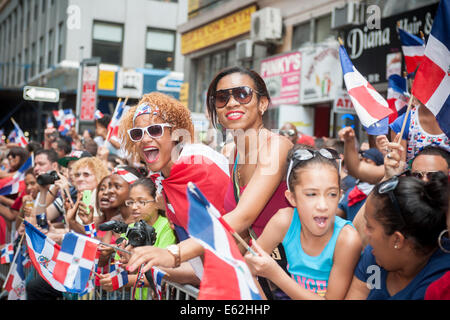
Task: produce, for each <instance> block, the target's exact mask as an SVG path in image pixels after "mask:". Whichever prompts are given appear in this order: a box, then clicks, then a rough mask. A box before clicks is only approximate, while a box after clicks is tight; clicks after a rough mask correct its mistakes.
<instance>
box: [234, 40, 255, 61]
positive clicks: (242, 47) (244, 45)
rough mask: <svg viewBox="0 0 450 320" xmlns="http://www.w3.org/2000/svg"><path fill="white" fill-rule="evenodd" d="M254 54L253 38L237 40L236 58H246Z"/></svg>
mask: <svg viewBox="0 0 450 320" xmlns="http://www.w3.org/2000/svg"><path fill="white" fill-rule="evenodd" d="M252 56H253V42H252V40H242V41H238V42H236V60H245V59H249V58H251V57H252Z"/></svg>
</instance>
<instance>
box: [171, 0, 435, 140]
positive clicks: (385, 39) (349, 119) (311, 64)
mask: <svg viewBox="0 0 450 320" xmlns="http://www.w3.org/2000/svg"><path fill="white" fill-rule="evenodd" d="M438 2H439V1H438V0H437V1H434V0H422V1H419V0H362V1H350V0H335V1H330V0H315V1H307V0H276V1H274V0H259V1H254V0H222V1H217V0H216V1H214V0H190V1H189V6H188V20H187V22H186V23H184V24H182V25H180V26H179V27H178V31H179V33H180V34H181V52H182V54H184V56H185V65H184V68H185V69H184V73H185V85H186V86H187V87H188V88H189V89H188V91H189V94H188V98H187V99H188V101H189V106H190V108H191V109H192V110H193V111H195V112H198V113H204V112H205V96H206V90H207V88H208V85H209V82H210V81H211V80H212V78H213V77H214V75H215V73H216V72H217V71H219V70H220V69H222V68H224V67H227V66H232V65H241V66H245V67H249V68H252V69H254V70H255V71H257V72H259V73H260V74H261V76H262V77H263V78H264V79H265V81H266V84H267V86H268V89H269V92H270V93H271V98H272V100H273V104H272V106H271V107H270V109H269V112H267V113H266V114H265V115H264V121H265V124H266V126H267V127H268V128H269V129H277V128H280V127H281V126H282V125H283V123H284V122H288V121H289V122H293V123H294V124H295V125H296V126H297V128H298V130H299V131H301V132H304V133H307V134H310V135H314V136H316V137H322V136H325V137H328V136H336V133H337V131H338V130H339V129H340V128H342V127H343V126H347V125H351V126H354V127H355V129H356V131H357V134H358V135H360V134H361V138H363V139H364V137H363V135H362V133H363V131H362V129H361V125H360V124H359V121H358V118H357V117H356V115H355V112H354V110H353V107H352V105H351V102H350V99H349V97H348V95H347V94H346V90H345V85H344V84H343V77H342V70H341V66H340V61H339V54H338V47H339V43H338V41H337V38H338V37H341V38H342V39H343V40H344V43H345V47H346V49H347V51H348V52H349V55H350V57H351V59H352V61H353V63H354V65H355V67H356V68H357V69H358V70H359V71H360V72H361V73H362V74H363V75H364V76H365V77H367V78H368V80H369V81H370V82H371V83H372V85H373V86H374V87H375V88H376V89H377V90H378V91H379V92H380V93H381V94H382V95H384V96H385V94H386V91H387V76H388V75H389V74H391V73H401V72H402V70H404V66H403V64H402V62H400V65H399V64H398V63H397V64H396V63H394V62H395V61H396V59H397V62H398V61H401V60H402V59H400V60H398V58H399V56H398V55H399V54H400V55H401V47H400V42H399V40H398V36H397V32H396V29H395V28H396V25H397V23H399V24H400V25H401V26H402V28H405V29H407V30H410V32H412V33H414V34H419V31H422V32H423V33H424V34H425V36H427V35H428V33H429V32H430V26H431V25H430V15H431V17H432V16H433V15H434V11H435V10H436V8H437V3H438ZM431 22H432V21H431ZM372 25H373V26H372ZM383 32H384V33H383ZM357 46H359V47H358V48H357ZM400 58H401V57H400Z"/></svg>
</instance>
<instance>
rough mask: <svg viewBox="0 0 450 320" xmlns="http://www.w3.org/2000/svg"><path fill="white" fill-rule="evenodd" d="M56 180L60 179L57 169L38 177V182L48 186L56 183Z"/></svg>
mask: <svg viewBox="0 0 450 320" xmlns="http://www.w3.org/2000/svg"><path fill="white" fill-rule="evenodd" d="M56 180H59V176H58V174H57V173H56V171H54V170H53V171H49V172H46V173H43V174H40V175H39V176H38V177H37V178H36V182H37V183H38V184H39V185H41V186H46V185H49V184H54V183H55V181H56Z"/></svg>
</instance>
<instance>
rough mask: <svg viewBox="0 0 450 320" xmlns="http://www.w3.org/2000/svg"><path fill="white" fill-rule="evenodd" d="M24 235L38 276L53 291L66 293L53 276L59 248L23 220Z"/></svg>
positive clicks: (64, 288)
mask: <svg viewBox="0 0 450 320" xmlns="http://www.w3.org/2000/svg"><path fill="white" fill-rule="evenodd" d="M23 223H24V224H25V235H26V240H27V247H28V254H29V256H30V259H31V262H32V264H33V267H34V268H35V269H36V271H37V272H38V273H39V275H40V276H41V277H42V278H43V279H44V280H45V281H47V282H48V284H49V285H51V286H52V287H53V288H54V289H56V290H58V291H61V292H66V291H67V290H66V287H64V285H63V284H62V283H61V282H59V281H58V280H56V279H55V278H54V276H53V273H54V269H55V265H56V257H57V256H58V254H59V252H60V250H61V247H60V246H59V244H57V243H56V242H55V241H53V240H52V239H50V238H48V237H47V236H46V235H45V234H43V233H42V232H41V231H39V230H38V229H36V227H34V226H33V225H32V224H31V223H29V222H28V221H26V220H24V221H23Z"/></svg>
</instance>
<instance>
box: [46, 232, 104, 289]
mask: <svg viewBox="0 0 450 320" xmlns="http://www.w3.org/2000/svg"><path fill="white" fill-rule="evenodd" d="M99 243H100V241H99V240H96V239H93V238H89V237H86V236H84V235H81V234H77V233H74V232H69V233H66V234H65V235H64V239H63V242H62V244H61V248H60V250H59V253H58V255H57V256H56V265H55V268H54V270H53V277H54V279H55V280H56V281H58V282H60V283H62V284H64V286H65V287H66V289H67V291H69V292H73V293H83V292H85V290H86V288H87V286H88V281H89V279H90V277H91V273H92V270H93V269H94V266H95V259H96V256H97V247H98V245H99Z"/></svg>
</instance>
